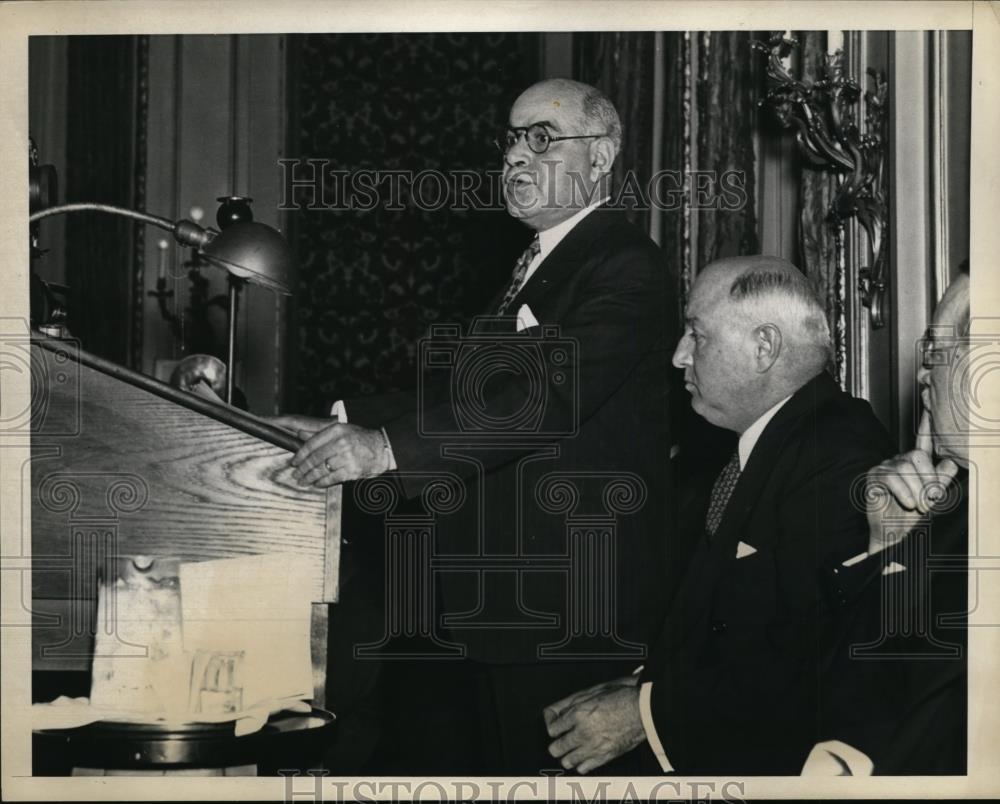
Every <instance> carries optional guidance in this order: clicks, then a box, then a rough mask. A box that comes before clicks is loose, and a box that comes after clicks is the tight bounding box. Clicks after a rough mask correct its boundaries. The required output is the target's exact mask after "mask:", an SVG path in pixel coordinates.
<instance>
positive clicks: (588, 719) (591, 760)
mask: <svg viewBox="0 0 1000 804" xmlns="http://www.w3.org/2000/svg"><path fill="white" fill-rule="evenodd" d="M638 683H639V677H638V676H637V675H633V676H625V677H624V678H619V679H616V680H614V681H609V682H607V683H604V684H597V685H596V686H593V687H588V688H587V689H585V690H581V691H580V692H576V693H573V694H572V695H570V696H569V697H567V698H563V699H562V700H561V701H557V702H556V703H554V704H552V705H551V706H548V707H546V708H545V710H544V712H543V714H544V717H545V727H546V729H547V730H548V732H549V737H554V738H556V739H554V740H553V742H552V743H551V744H550V745H549V753H550V754H552V756H554V757H556V758H557V759H559V760H560V761H561V764H562V766H563V767H564V768H566V770H571V769H573V768H575V769H576V771H577V773H581V774H583V773H589V772H590V771H592V770H593V769H594V768H599V767H600V766H601V765H604V764H606V763H608V762H610V761H611V760H613V759H615V758H616V757H619V756H621V755H622V754H624V753H625V752H626V751H630V750H632V749H633V748H635V747H636V746H637V745H639V744H640V743H641V742H642V741H643V740H644V739H646V734H645V731H644V730H643V728H642V718H641V716H640V714H639V687H638Z"/></svg>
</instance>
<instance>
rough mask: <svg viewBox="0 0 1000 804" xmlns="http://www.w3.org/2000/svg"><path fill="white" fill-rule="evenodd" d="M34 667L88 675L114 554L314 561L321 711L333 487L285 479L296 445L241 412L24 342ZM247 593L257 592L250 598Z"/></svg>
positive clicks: (333, 586) (333, 551)
mask: <svg viewBox="0 0 1000 804" xmlns="http://www.w3.org/2000/svg"><path fill="white" fill-rule="evenodd" d="M31 374H32V402H31V404H32V409H31V469H30V472H31V500H30V506H31V550H32V573H31V577H32V589H31V603H32V624H33V639H32V667H33V669H34V670H84V669H89V668H90V664H91V658H92V654H93V639H94V637H93V634H94V628H95V627H97V625H98V624H96V623H95V622H94V621H95V616H96V597H97V579H98V574H99V571H100V569H101V567H102V566H108V562H110V561H111V560H112V559H114V557H115V556H119V555H146V556H176V557H178V558H181V559H183V560H205V559H211V558H231V557H235V556H242V555H248V554H261V553H269V552H282V553H295V554H299V555H303V556H307V557H308V558H309V559H310V566H311V567H312V571H311V572H310V573H309V574H308V576H307V577H304V578H302V579H301V582H302V583H303V584H306V585H308V586H309V588H311V589H312V600H313V601H315V603H314V605H313V618H312V619H313V623H312V632H313V637H312V643H313V646H312V647H313V650H312V653H313V678H314V686H315V692H316V696H317V697H316V698H315V704H316V705H317V706H320V707H322V706H323V705H324V698H325V696H324V686H325V675H326V630H327V629H326V626H327V616H326V612H327V606H326V604H327V603H331V602H335V601H336V599H337V573H338V564H339V554H340V504H341V491H340V487H339V486H337V487H334V488H332V489H329V490H325V491H324V490H318V489H312V488H305V487H303V486H300V485H299V484H298V483H296V482H295V480H294V479H293V478H292V474H291V467H290V466H289V459H290V458H291V455H292V453H294V451H295V450H296V449H298V447H299V445H300V442H299V441H298V440H297V439H295V438H294V437H292V436H291V435H289V434H288V433H287V432H285V431H283V430H280V429H278V428H275V427H272V426H270V425H269V424H268V423H267V422H265V421H264V420H262V419H258V418H256V417H254V416H251V415H249V414H245V413H243V412H242V411H239V410H235V409H233V408H230V407H228V406H225V405H221V404H218V403H214V402H211V401H209V400H206V399H203V398H201V397H199V396H196V395H195V394H191V393H188V392H185V391H180V390H177V389H175V388H173V387H171V386H169V385H167V384H165V383H162V382H159V381H157V380H154V379H152V378H150V377H147V376H145V375H143V374H138V373H136V372H133V371H130V370H128V369H126V368H123V367H122V366H118V365H116V364H114V363H111V362H109V361H106V360H103V359H101V358H99V357H96V356H94V355H90V354H87V353H86V352H83V351H82V350H80V349H79V348H78V347H77V346H76V345H75V343H74V342H72V341H61V340H55V339H48V338H46V337H45V336H43V335H40V334H37V333H33V334H32V337H31ZM246 593H247V594H248V595H252V594H253V589H247V590H246Z"/></svg>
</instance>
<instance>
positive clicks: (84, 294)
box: [61, 36, 145, 367]
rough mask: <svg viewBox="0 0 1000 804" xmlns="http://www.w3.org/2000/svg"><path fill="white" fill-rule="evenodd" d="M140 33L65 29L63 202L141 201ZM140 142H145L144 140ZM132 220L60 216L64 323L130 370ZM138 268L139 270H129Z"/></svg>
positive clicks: (135, 334)
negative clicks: (66, 293)
mask: <svg viewBox="0 0 1000 804" xmlns="http://www.w3.org/2000/svg"><path fill="white" fill-rule="evenodd" d="M144 44H145V40H144V39H143V38H141V37H134V36H73V37H70V39H69V45H68V54H67V58H68V67H69V70H68V77H67V98H68V103H67V140H66V176H65V186H66V195H65V199H61V200H65V201H66V202H77V201H97V202H102V203H106V204H114V205H116V206H124V207H130V208H134V207H137V206H141V205H142V204H143V202H144V199H143V198H142V187H143V184H142V180H143V178H144V176H143V172H144V171H143V169H142V168H144V158H145V154H144V145H141V146H140V145H139V144H138V142H137V138H138V136H139V135H140V134H141V135H142V136H143V137H144V126H143V125H142V124H141V120H142V119H143V117H144V113H145V109H144V106H143V103H144V91H145V90H144V86H143V88H142V97H138V95H139V92H140V86H142V85H143V82H142V81H140V80H138V78H137V76H138V73H139V68H140V66H142V72H144V69H145V68H144V63H145V47H144ZM143 142H144V140H143ZM138 227H139V225H138V224H133V223H132V222H130V221H128V220H126V219H125V218H121V217H117V216H111V215H107V214H104V213H96V212H84V213H75V214H71V215H69V216H68V217H67V219H66V276H67V284H68V285H69V288H70V297H69V315H70V318H69V324H70V330H71V331H72V333H73V335H74V336H75V337H77V338H79V339H80V342H81V344H82V346H83V348H85V349H87V350H88V351H91V352H95V353H96V354H99V355H101V356H102V357H105V358H108V359H110V360H113V361H115V362H117V363H121V364H125V365H132V366H133V367H136V363H135V362H134V361H133V357H134V356H135V355H137V354H141V331H142V319H141V318H138V319H137V322H138V323H136V320H135V317H136V316H141V313H142V304H141V303H136V300H135V299H134V293H133V288H135V287H138V288H140V289H141V287H142V282H141V278H142V276H141V262H139V261H137V259H136V256H137V253H138V252H137V247H141V244H142V243H141V240H138V239H137V234H136V230H137V229H138ZM137 272H138V273H137Z"/></svg>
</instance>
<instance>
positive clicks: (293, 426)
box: [262, 416, 337, 441]
mask: <svg viewBox="0 0 1000 804" xmlns="http://www.w3.org/2000/svg"><path fill="white" fill-rule="evenodd" d="M262 418H264V419H266V420H267V421H268V422H269V423H271V424H273V425H274V426H275V427H280V428H281V429H282V430H287V431H288V432H289V433H291V434H292V435H294V436H296V437H297V438H301V439H302V440H303V441H306V440H307V439H309V438H312V437H313V436H314V435H316V433H318V432H319V431H320V430H325V429H326V428H327V427H329V426H330V425H331V424H334V423H335V422H336V421H337V420H336V419H335V418H334V419H317V418H315V417H314V416H264V417H262Z"/></svg>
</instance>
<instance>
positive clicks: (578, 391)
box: [381, 245, 665, 496]
mask: <svg viewBox="0 0 1000 804" xmlns="http://www.w3.org/2000/svg"><path fill="white" fill-rule="evenodd" d="M585 269H586V267H582V270H585ZM664 274H665V270H664V266H663V265H662V264H658V262H657V261H656V260H655V259H654V256H653V253H652V252H651V250H650V249H649V248H648V247H645V246H639V245H636V246H634V247H628V248H626V249H624V250H622V251H619V252H618V253H616V254H614V255H611V256H609V257H607V258H606V259H604V260H601V261H597V262H595V263H594V264H593V266H592V267H590V276H589V277H588V278H587V279H586V280H582V281H580V282H575V283H574V285H573V289H572V291H570V292H573V293H574V294H575V295H576V298H575V299H574V300H573V301H574V303H573V304H572V306H571V308H570V311H569V312H568V313H567V314H566V315H565V317H564V318H563V320H562V321H560V322H559V326H560V332H559V340H560V341H561V343H562V344H563V345H564V346H565V348H564V349H563V353H564V354H565V356H566V357H565V363H563V364H562V370H561V371H559V372H556V371H552V370H550V366H549V364H548V363H547V361H548V356H549V355H550V354H551V352H550V351H549V350H550V349H551V346H550V345H549V343H547V342H546V343H540V346H541V347H542V351H539V352H536V354H538V355H539V360H540V362H541V364H542V365H541V369H542V370H541V371H539V372H534V373H531V372H523V371H522V372H516V373H515V372H511V371H499V372H495V373H494V374H493V377H492V379H491V380H490V381H487V382H486V383H485V384H484V385H482V386H475V387H461V386H456V387H453V388H452V389H451V391H450V392H440V389H439V393H438V395H437V397H436V398H434V400H433V401H431V402H430V403H429V404H424V405H423V407H422V409H419V410H418V409H417V407H418V400H416V399H413V400H411V401H412V404H411V405H410V406H409V407H408V408H407V409H406V410H405V411H404V412H402V413H401V414H400V415H399V416H397V417H396V418H394V419H392V420H389V421H383V422H381V424H382V425H383V426H384V427H385V430H386V433H387V434H388V437H389V441H390V443H391V444H392V449H393V453H394V455H395V456H396V462H397V464H398V466H399V468H400V470H401V472H402V473H401V475H400V481H401V482H402V484H403V486H404V488H405V489H406V493H407V495H408V496H415V495H416V494H417V493H419V491H420V487H421V482H420V481H419V480H417V479H414V478H408V477H407V475H406V473H407V472H415V473H433V472H440V471H448V472H451V473H456V474H459V475H462V474H463V473H468V472H471V471H472V467H471V465H469V464H467V463H465V462H459V461H454V460H451V459H449V458H447V457H444V456H442V454H441V447H442V445H444V444H448V443H456V440H458V439H460V438H461V434H460V433H457V434H456V437H450V438H449V437H446V438H440V437H433V436H428V435H425V433H431V432H433V433H441V432H449V431H451V432H454V431H455V425H454V421H455V417H456V410H461V409H462V408H463V406H468V409H470V410H476V411H477V413H478V415H480V416H488V417H491V418H493V419H494V420H503V419H509V418H510V417H512V416H515V415H516V414H517V413H518V412H519V411H522V410H525V409H526V408H530V406H532V405H539V404H541V405H543V415H542V418H541V420H540V423H539V426H538V427H537V428H536V430H535V433H537V434H539V436H540V437H539V438H538V439H537V440H536V441H535V443H536V446H524V447H522V448H518V449H520V452H521V453H527V452H530V451H531V450H532V449H535V448H537V445H539V444H541V443H545V442H546V440H547V441H549V442H551V441H555V440H558V439H559V438H563V437H572V436H573V435H574V434H575V433H576V432H578V430H579V428H580V426H581V424H583V423H584V422H586V420H587V419H589V418H590V417H591V416H593V415H594V413H595V412H596V411H597V410H598V409H600V407H601V406H602V405H603V404H604V403H605V402H606V401H607V399H608V398H609V397H610V396H611V395H612V394H614V393H615V391H616V390H617V389H618V388H619V387H620V386H621V385H622V383H624V382H625V381H626V379H627V378H628V376H629V374H630V373H631V372H633V371H634V370H635V369H636V367H637V365H638V364H639V362H640V361H641V360H642V358H643V357H644V356H645V355H646V354H647V353H648V352H649V351H650V350H652V349H654V348H664V346H663V336H662V333H663V330H664V327H665V322H664V316H665V313H664V310H662V309H660V308H661V303H660V302H661V299H662V298H663V297H662V294H661V293H659V292H657V289H658V288H660V287H662V284H663V282H664ZM557 292H558V291H557ZM506 337H507V338H508V339H509V338H512V337H525V336H513V335H507V336H506ZM526 342H527V341H526ZM536 342H537V341H536ZM498 352H499V350H498ZM487 373H488V372H487ZM545 434H551V435H550V436H549V437H548V439H546V438H545ZM512 440H515V441H516V440H519V439H518V438H517V437H516V436H515V438H514V439H512ZM459 443H460V441H459ZM504 446H505V448H504V449H503V450H498V451H496V455H495V457H493V458H489V457H487V458H485V459H484V462H485V469H486V470H487V471H489V470H490V469H493V468H495V467H496V466H499V465H501V464H503V463H505V462H508V461H510V460H513V459H514V458H515V457H517V454H518V452H517V451H515V449H508V448H506V445H504Z"/></svg>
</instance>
